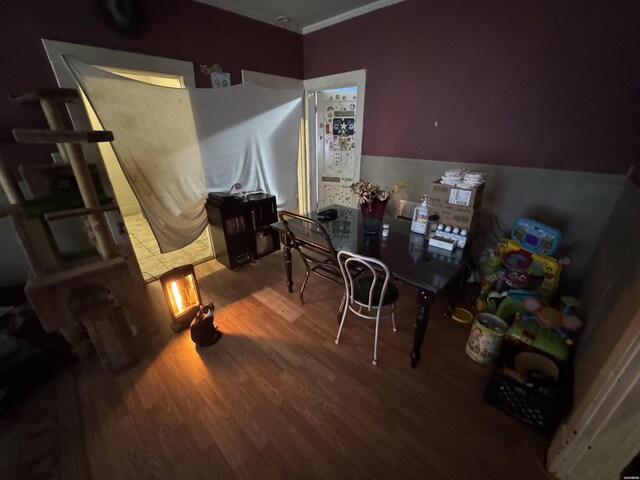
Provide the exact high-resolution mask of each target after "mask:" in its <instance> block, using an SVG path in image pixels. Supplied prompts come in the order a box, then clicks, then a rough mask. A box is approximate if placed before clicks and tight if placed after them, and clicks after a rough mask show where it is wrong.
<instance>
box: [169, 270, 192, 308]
mask: <svg viewBox="0 0 640 480" xmlns="http://www.w3.org/2000/svg"><path fill="white" fill-rule="evenodd" d="M167 291H168V292H167V293H169V301H170V303H171V308H172V309H173V314H174V316H175V317H178V316H180V315H181V314H182V313H183V312H185V311H187V310H189V309H190V308H192V307H193V306H195V305H198V298H197V293H196V287H195V282H194V281H193V275H187V276H186V277H183V278H180V279H178V280H174V281H173V282H171V283H170V284H169V285H168V288H167Z"/></svg>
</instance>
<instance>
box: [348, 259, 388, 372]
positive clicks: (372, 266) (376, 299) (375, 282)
mask: <svg viewBox="0 0 640 480" xmlns="http://www.w3.org/2000/svg"><path fill="white" fill-rule="evenodd" d="M337 258H338V265H340V271H341V272H342V277H343V279H344V285H345V300H346V305H345V308H344V309H343V311H342V320H341V321H340V327H338V336H337V337H336V345H337V344H339V343H340V334H341V333H342V327H343V326H344V321H345V319H346V318H347V312H349V311H351V312H353V313H355V314H356V315H358V316H359V317H361V318H365V319H368V320H375V321H376V327H375V337H374V340H373V364H374V365H377V364H378V330H379V327H380V317H381V316H382V310H383V309H385V308H387V307H389V308H388V310H389V312H388V313H390V314H391V325H392V326H393V331H394V332H395V331H397V329H396V319H395V303H396V301H397V300H398V298H399V296H400V293H399V292H398V288H397V287H396V286H395V285H394V284H393V283H392V282H391V273H390V272H389V268H388V267H387V266H386V265H385V264H384V263H383V262H382V261H380V260H378V259H376V258H371V257H365V256H363V255H357V254H355V253H351V252H345V251H340V252H338V255H337ZM354 271H360V272H362V273H360V274H359V275H358V276H354V274H353V272H354ZM363 309H364V312H363Z"/></svg>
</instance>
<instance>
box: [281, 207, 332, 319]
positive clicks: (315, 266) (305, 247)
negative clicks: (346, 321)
mask: <svg viewBox="0 0 640 480" xmlns="http://www.w3.org/2000/svg"><path fill="white" fill-rule="evenodd" d="M280 221H281V222H282V224H283V225H284V228H285V231H286V235H287V236H288V237H289V239H290V240H291V246H292V247H293V248H294V249H295V250H296V251H297V252H298V254H299V255H300V258H301V259H302V262H303V263H304V266H305V273H304V280H303V281H302V286H301V287H300V302H301V303H303V304H304V289H305V288H306V286H307V282H308V281H309V276H310V275H311V274H314V275H317V276H319V277H322V278H324V279H326V280H329V281H331V282H333V283H337V284H340V285H342V284H343V279H342V273H341V272H340V266H339V265H338V258H337V253H336V251H335V249H334V248H333V245H332V244H331V238H330V237H329V234H328V233H327V231H326V230H325V228H324V227H323V226H322V225H320V223H318V222H316V221H315V220H313V219H311V218H308V217H305V216H303V215H298V214H297V213H292V212H287V211H282V212H280ZM343 303H344V299H343ZM340 308H342V306H341V307H340Z"/></svg>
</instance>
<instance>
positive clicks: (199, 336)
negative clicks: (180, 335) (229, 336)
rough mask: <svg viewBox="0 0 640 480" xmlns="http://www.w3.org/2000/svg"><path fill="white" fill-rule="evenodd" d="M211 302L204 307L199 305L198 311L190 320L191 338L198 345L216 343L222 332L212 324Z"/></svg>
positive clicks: (205, 345) (212, 307) (206, 345)
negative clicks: (191, 320)
mask: <svg viewBox="0 0 640 480" xmlns="http://www.w3.org/2000/svg"><path fill="white" fill-rule="evenodd" d="M214 308H215V307H214V306H213V302H210V303H209V305H207V306H206V307H205V306H203V305H200V311H199V312H198V314H197V315H196V318H194V319H193V322H191V340H193V343H195V344H196V345H198V346H199V347H208V346H210V345H213V344H214V343H216V342H217V341H218V340H219V339H220V337H221V336H222V333H220V330H218V329H217V328H216V326H215V325H214V324H213V310H214Z"/></svg>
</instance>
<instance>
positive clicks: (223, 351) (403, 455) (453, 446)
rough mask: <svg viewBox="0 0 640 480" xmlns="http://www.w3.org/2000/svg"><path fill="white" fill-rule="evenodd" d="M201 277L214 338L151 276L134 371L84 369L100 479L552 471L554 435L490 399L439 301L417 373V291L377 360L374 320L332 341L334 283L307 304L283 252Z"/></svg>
mask: <svg viewBox="0 0 640 480" xmlns="http://www.w3.org/2000/svg"><path fill="white" fill-rule="evenodd" d="M196 271H197V275H198V279H199V282H200V287H201V293H202V299H203V302H208V301H209V300H213V301H214V302H215V304H216V312H215V323H216V325H217V326H218V328H220V330H221V331H222V332H223V337H222V339H221V340H220V341H219V342H218V343H217V344H216V345H214V346H212V347H209V348H203V349H199V348H198V349H196V348H195V347H194V344H193V343H192V342H191V339H190V336H189V332H188V331H185V332H182V333H178V334H174V333H173V332H172V331H171V329H170V327H169V324H170V320H169V317H168V314H167V313H166V312H165V311H164V306H163V304H162V302H163V300H162V294H161V292H160V287H159V285H158V282H154V283H153V284H151V285H150V286H149V287H148V288H147V294H146V296H147V298H145V299H141V300H143V301H144V302H147V303H148V305H149V307H148V314H149V315H148V317H149V319H148V320H147V323H146V328H145V329H144V330H143V332H142V333H141V334H140V335H139V336H138V339H137V342H138V345H139V360H138V362H137V363H136V365H135V366H134V367H132V368H131V369H129V370H127V371H126V372H124V373H121V374H120V375H118V376H113V375H111V374H110V373H108V372H106V371H104V370H103V369H102V367H101V366H100V364H99V362H98V361H97V359H93V360H92V361H90V362H89V363H87V364H85V365H83V366H82V367H81V368H78V369H77V371H76V375H77V378H76V382H77V385H78V391H79V402H80V410H81V417H82V423H83V428H84V446H85V449H84V452H82V454H83V455H85V457H86V460H87V469H88V470H89V477H90V478H91V479H94V480H101V479H105V480H113V479H134V478H135V479H138V478H144V479H147V478H167V479H168V478H180V479H199V478H202V479H214V478H220V479H236V478H237V479H245V478H247V479H248V478H252V479H253V478H259V479H289V478H290V479H298V478H300V479H314V478H324V479H359V478H362V479H378V478H380V479H383V478H384V479H393V478H412V479H423V478H425V479H426V478H428V479H440V478H443V479H463V478H473V479H496V480H499V479H513V478H519V479H540V478H543V479H544V478H553V477H551V476H550V475H549V474H547V473H546V472H545V470H544V468H543V458H544V452H545V448H546V440H545V439H544V438H543V437H541V436H540V435H538V434H537V433H535V432H533V431H532V430H530V429H529V428H527V427H526V426H524V425H522V424H520V423H518V422H517V421H515V420H513V419H511V418H510V417H508V416H507V415H506V414H504V413H502V412H501V411H499V410H497V409H495V408H494V407H492V406H490V405H487V404H485V403H484V402H483V401H482V395H483V392H484V386H485V383H486V381H487V379H488V376H489V373H490V367H485V366H481V365H478V364H476V363H474V362H472V361H471V360H470V359H469V358H468V357H467V356H466V354H465V352H464V346H465V343H466V340H467V335H468V331H469V327H468V326H462V325H459V324H456V323H455V322H453V321H451V320H450V319H447V318H444V317H442V306H440V305H437V306H436V308H435V309H434V311H433V313H432V319H431V322H430V325H429V327H428V330H427V337H426V340H425V344H424V346H423V349H422V353H423V355H422V360H421V362H420V364H419V365H418V368H417V369H415V370H414V369H411V368H409V355H408V353H409V350H410V349H411V341H412V335H413V324H414V320H415V313H416V300H415V297H416V293H415V290H414V289H412V288H411V287H408V286H402V285H400V292H401V299H400V301H399V303H398V306H397V313H396V319H397V320H396V321H397V323H398V332H396V333H394V332H393V331H392V329H391V324H390V319H387V321H385V322H383V325H382V326H381V333H380V340H379V364H378V366H377V367H374V366H372V365H371V356H372V351H373V325H372V324H370V323H366V322H365V321H363V320H361V319H358V318H356V317H354V316H349V317H348V318H347V322H346V325H345V329H344V332H343V335H342V338H341V343H340V345H335V343H334V340H335V335H336V332H337V324H336V311H337V308H338V305H339V303H340V298H341V294H342V292H341V287H340V286H338V285H334V284H332V283H330V282H326V281H324V280H322V279H320V278H317V277H316V278H314V277H312V278H311V279H310V281H309V282H310V283H309V286H308V287H307V291H306V292H305V302H306V303H305V305H300V304H299V301H298V295H297V290H296V291H295V292H294V293H293V294H289V293H288V292H287V290H286V286H285V283H284V270H283V266H282V257H281V255H280V254H274V255H271V256H269V257H266V258H264V259H262V260H261V261H260V263H259V264H257V265H247V266H245V267H244V268H243V269H241V270H239V271H236V272H231V271H229V270H226V269H224V268H220V266H219V264H217V263H216V262H214V261H211V262H207V263H205V264H201V265H199V266H198V267H197V269H196ZM294 272H295V278H294V282H295V285H296V287H298V286H299V285H300V283H301V275H300V274H301V272H302V269H301V268H300V265H299V264H294ZM443 304H444V302H443ZM79 454H80V452H79Z"/></svg>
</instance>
